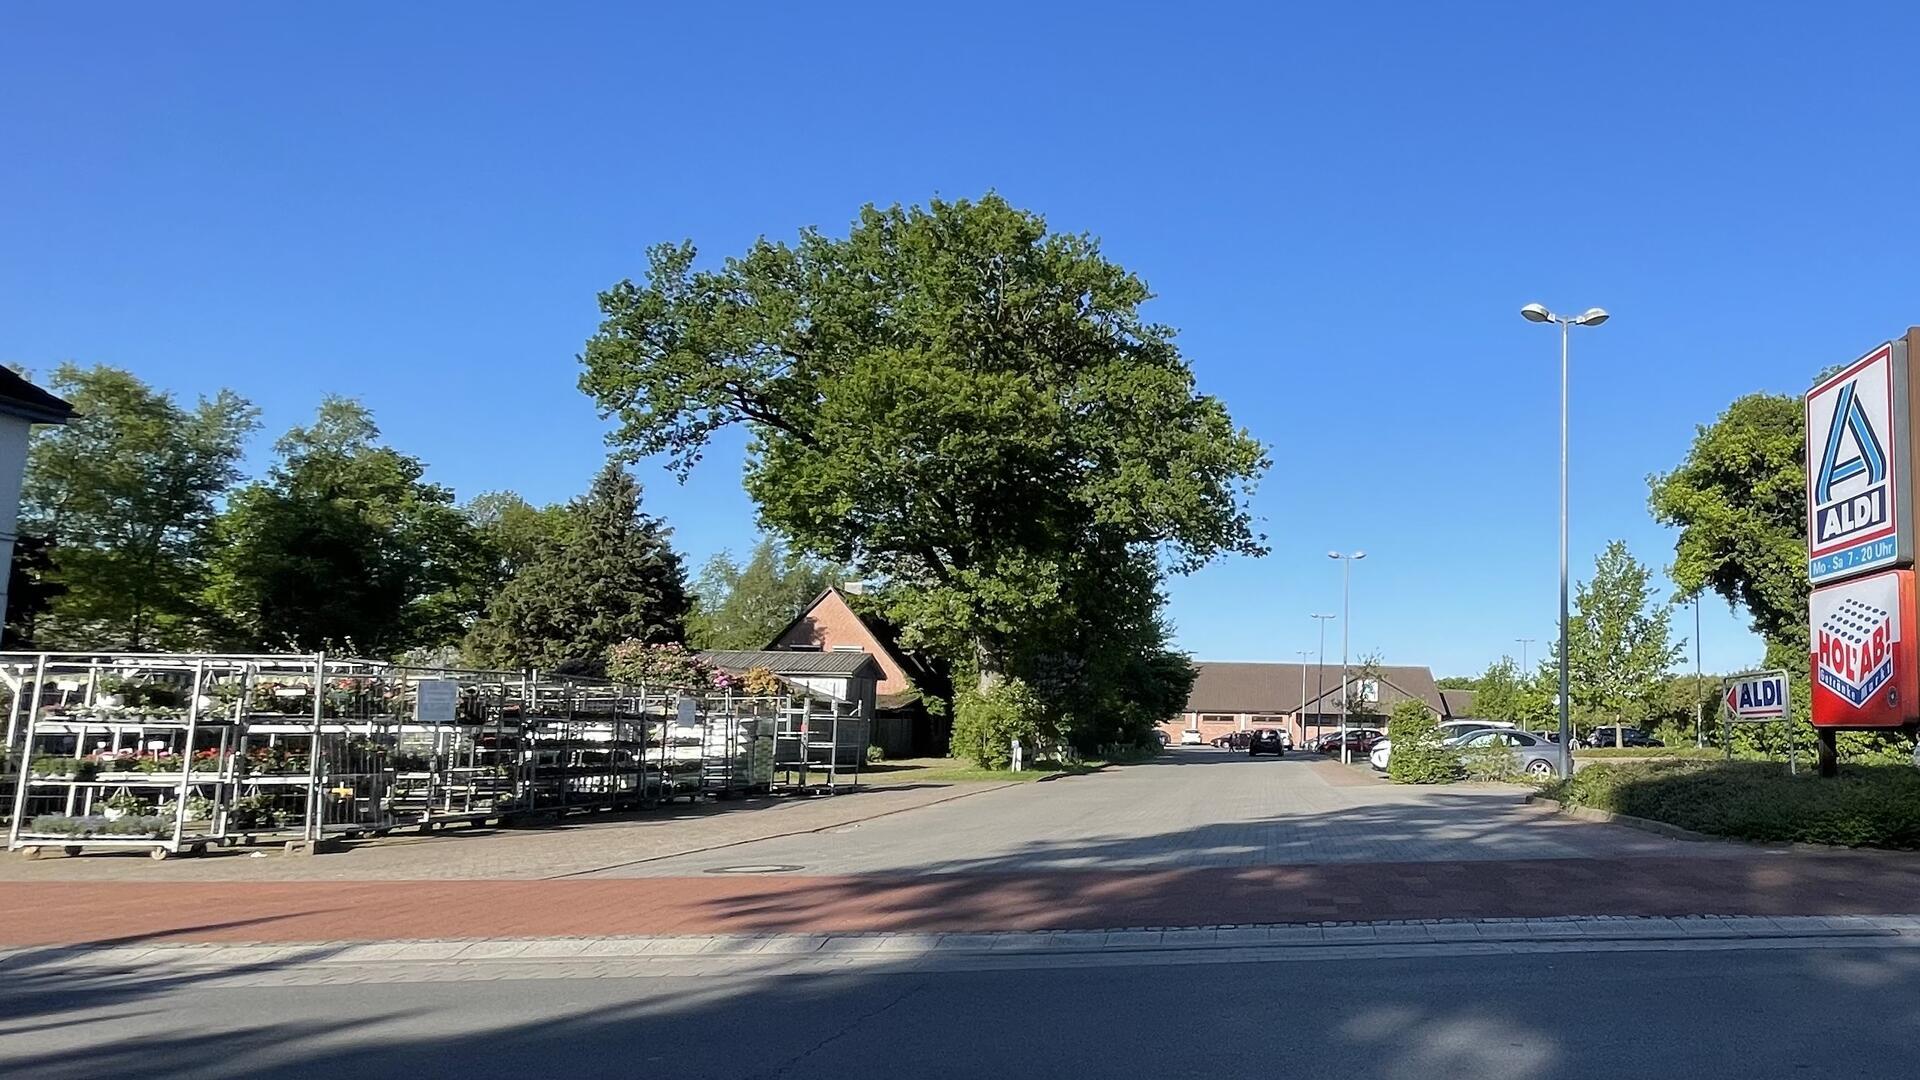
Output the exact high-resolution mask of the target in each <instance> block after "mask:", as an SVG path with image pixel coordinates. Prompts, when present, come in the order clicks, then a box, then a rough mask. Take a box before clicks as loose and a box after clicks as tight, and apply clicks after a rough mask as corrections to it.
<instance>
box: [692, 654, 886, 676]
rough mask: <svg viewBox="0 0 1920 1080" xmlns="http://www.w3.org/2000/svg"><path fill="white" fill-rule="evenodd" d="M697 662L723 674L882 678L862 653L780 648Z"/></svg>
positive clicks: (706, 656)
mask: <svg viewBox="0 0 1920 1080" xmlns="http://www.w3.org/2000/svg"><path fill="white" fill-rule="evenodd" d="M700 657H701V659H703V660H705V661H707V662H708V663H709V664H712V665H713V666H715V667H717V668H721V669H723V670H726V671H751V670H753V669H754V668H766V669H767V670H768V671H771V672H773V673H774V674H775V675H825V676H829V677H837V678H854V679H872V680H873V681H875V682H879V681H880V680H881V679H882V678H883V677H885V674H886V673H885V672H883V671H881V670H880V665H879V663H877V662H876V661H875V660H874V659H873V657H872V656H870V655H868V654H867V653H864V652H853V651H851V650H849V651H846V652H838V651H835V652H796V651H788V650H783V649H747V650H737V651H736V650H719V649H716V650H712V651H709V652H703V653H701V654H700Z"/></svg>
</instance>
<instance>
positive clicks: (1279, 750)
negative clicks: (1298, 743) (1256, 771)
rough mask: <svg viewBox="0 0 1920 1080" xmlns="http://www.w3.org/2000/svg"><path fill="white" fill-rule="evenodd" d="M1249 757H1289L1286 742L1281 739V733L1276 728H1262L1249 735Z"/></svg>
mask: <svg viewBox="0 0 1920 1080" xmlns="http://www.w3.org/2000/svg"><path fill="white" fill-rule="evenodd" d="M1247 735H1248V738H1247V756H1248V757H1252V756H1253V755H1255V754H1272V755H1273V756H1274V757H1286V756H1287V744H1286V741H1285V740H1284V739H1282V738H1280V732H1279V731H1278V730H1276V729H1274V728H1261V729H1259V730H1258V731H1250V732H1248V733H1247Z"/></svg>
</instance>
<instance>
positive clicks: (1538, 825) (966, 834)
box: [596, 747, 1722, 877]
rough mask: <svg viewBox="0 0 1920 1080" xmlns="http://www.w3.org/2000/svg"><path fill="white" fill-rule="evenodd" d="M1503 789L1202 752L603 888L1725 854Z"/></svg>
mask: <svg viewBox="0 0 1920 1080" xmlns="http://www.w3.org/2000/svg"><path fill="white" fill-rule="evenodd" d="M1524 797H1525V789H1523V788H1518V787H1508V786H1496V785H1487V786H1471V787H1469V786H1459V787H1448V788H1418V787H1404V786H1399V785H1395V784H1389V783H1386V782H1384V781H1376V780H1375V779H1373V778H1372V777H1370V776H1368V775H1367V774H1366V773H1365V772H1361V771H1356V770H1354V769H1352V768H1350V767H1348V766H1344V765H1341V764H1339V763H1338V762H1336V761H1332V760H1330V759H1327V758H1322V757H1318V756H1313V755H1294V756H1289V757H1285V758H1270V757H1262V758H1249V757H1247V756H1246V755H1245V754H1238V753H1231V752H1228V751H1223V750H1215V749H1212V748H1211V747H1208V748H1182V749H1177V750H1172V751H1169V752H1168V753H1167V754H1166V755H1164V756H1163V757H1162V758H1161V760H1160V761H1158V762H1155V763H1153V764H1148V765H1135V766H1129V767H1126V768H1121V769H1112V770H1108V771H1107V772H1104V773H1096V774H1093V775H1090V776H1079V777H1068V778H1063V779H1061V780H1057V781H1052V782H1049V783H1045V784H1027V785H1020V786H1015V787H1008V788H1005V789H1003V790H999V791H995V792H992V793H991V794H988V795H983V796H981V797H978V798H973V799H966V800H962V801H959V802H951V803H944V804H940V805H935V806H928V807H925V808H923V809H919V810H915V811H914V812H912V813H909V814H897V815H893V816H889V817H885V818H879V819H876V820H871V821H864V822H857V823H851V824H848V825H845V826H842V827H837V828H831V829H827V830H825V831H823V832H818V833H809V834H806V835H800V836H788V837H782V838H779V839H773V840H767V841H764V842H759V843H752V844H745V845H740V846H736V847H731V848H728V849H725V850H722V851H712V852H703V853H700V854H694V855H687V856H683V857H677V858H669V859H662V860H656V861H651V862H646V863H640V864H635V865H630V866H622V867H617V868H612V869H608V870H605V871H600V872H599V873H598V874H597V875H596V876H607V877H628V876H650V877H674V876H682V875H687V874H699V873H711V872H713V871H715V870H725V869H727V868H731V867H738V866H743V865H747V866H763V867H774V866H778V867H791V868H792V869H790V870H787V871H783V872H788V873H806V874H961V873H1026V872H1031V871H1045V870H1149V869H1151V870H1167V869H1187V868H1195V867H1248V866H1268V865H1298V864H1318V863H1358V862H1396V863H1401V862H1466V861H1479V860H1489V859H1572V858H1582V857H1603V858H1612V857H1624V856H1641V855H1671V854H1675V853H1679V852H1689V853H1695V854H1698V853H1701V852H1703V851H1719V850H1722V849H1720V848H1718V847H1711V848H1709V847H1707V846H1704V845H1700V844H1688V843H1685V842H1682V841H1674V840H1667V839H1664V838H1661V837H1656V836H1652V835H1650V834H1647V833H1642V832H1638V831H1635V830H1632V829H1625V828H1620V827H1617V826H1611V825H1596V824H1592V823H1589V822H1580V821H1573V820H1571V819H1568V818H1564V817H1560V816H1558V815H1555V814H1553V813H1550V812H1548V811H1546V810H1543V809H1541V808H1539V807H1533V806H1527V805H1525V804H1524V802H1523V799H1524Z"/></svg>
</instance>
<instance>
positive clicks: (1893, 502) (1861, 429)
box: [1807, 331, 1916, 585]
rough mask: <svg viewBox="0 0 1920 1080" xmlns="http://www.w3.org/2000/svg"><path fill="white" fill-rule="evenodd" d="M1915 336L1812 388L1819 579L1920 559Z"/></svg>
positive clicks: (1812, 532) (1810, 482)
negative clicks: (1918, 550) (1913, 488)
mask: <svg viewBox="0 0 1920 1080" xmlns="http://www.w3.org/2000/svg"><path fill="white" fill-rule="evenodd" d="M1915 337H1916V334H1915V333H1914V332H1913V331H1909V332H1908V335H1907V337H1906V338H1903V339H1901V340H1899V341H1889V342H1887V343H1886V344H1884V345H1881V346H1880V347H1879V348H1877V349H1875V350H1873V351H1872V352H1870V353H1868V354H1867V355H1865V356H1863V357H1861V358H1860V359H1858V360H1856V361H1854V362H1853V363H1851V364H1849V365H1847V367H1846V369H1845V370H1843V371H1841V372H1840V373H1839V374H1837V375H1834V376H1833V377H1831V378H1829V379H1827V380H1825V381H1823V382H1822V383H1821V384H1820V385H1818V386H1816V387H1814V388H1813V389H1812V390H1809V391H1808V392H1807V576H1808V578H1809V579H1811V580H1812V582H1813V583H1814V584H1815V585H1820V584H1823V583H1825V582H1829V581H1838V580H1840V579H1842V578H1847V577H1852V576H1855V575H1858V574H1863V573H1868V572H1871V571H1875V570H1885V569H1889V568H1891V567H1895V566H1908V565H1911V564H1912V563H1913V520H1912V519H1913V500H1912V497H1911V495H1910V493H1909V488H1908V485H1909V484H1911V483H1912V482H1913V477H1912V476H1911V475H1910V472H1911V466H1912V460H1913V458H1912V442H1911V439H1910V434H1909V433H1910V428H1909V421H1910V418H1911V414H1912V412H1913V408H1912V403H1911V401H1910V398H1909V393H1910V391H1911V385H1910V382H1909V379H1908V373H1907V364H1908V352H1909V345H1910V344H1911V343H1912V341H1913V340H1914V338H1915Z"/></svg>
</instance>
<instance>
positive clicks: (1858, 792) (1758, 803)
mask: <svg viewBox="0 0 1920 1080" xmlns="http://www.w3.org/2000/svg"><path fill="white" fill-rule="evenodd" d="M1811 764H1812V763H1811V762H1809V763H1808V766H1809V767H1808V768H1803V769H1802V770H1801V772H1800V775H1798V776H1789V775H1787V769H1786V766H1784V765H1782V764H1780V763H1778V762H1768V761H1733V762H1725V761H1721V762H1707V761H1648V762H1634V763H1625V762H1622V763H1620V764H1605V765H1594V766H1590V767H1588V768H1586V769H1582V770H1581V771H1579V772H1577V773H1575V774H1574V776H1573V778H1572V779H1571V780H1563V781H1558V782H1556V783H1554V784H1551V785H1549V786H1548V787H1547V788H1546V790H1545V792H1544V793H1545V794H1546V795H1547V796H1548V797H1550V798H1555V799H1559V800H1561V801H1562V802H1563V803H1565V804H1566V805H1568V806H1578V807H1588V808H1591V809H1595V810H1606V811H1610V812H1612V813H1616V814H1628V815H1631V816H1633V817H1641V818H1650V819H1652V820H1654V821H1664V822H1667V823H1669V824H1672V825H1678V826H1680V827H1681V828H1683V829H1692V830H1693V831H1695V832H1702V833H1711V834H1713V835H1716V836H1728V837H1733V838H1736V839H1741V840H1767V841H1799V842H1803V843H1812V844H1839V845H1844V846H1847V847H1880V848H1901V849H1912V848H1920V770H1916V769H1914V768H1913V767H1912V766H1910V765H1906V766H1901V765H1850V766H1845V767H1843V768H1842V769H1841V771H1840V775H1839V776H1838V777H1836V778H1832V779H1822V778H1821V777H1819V776H1816V775H1814V773H1813V770H1812V768H1811V767H1810V766H1811Z"/></svg>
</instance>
